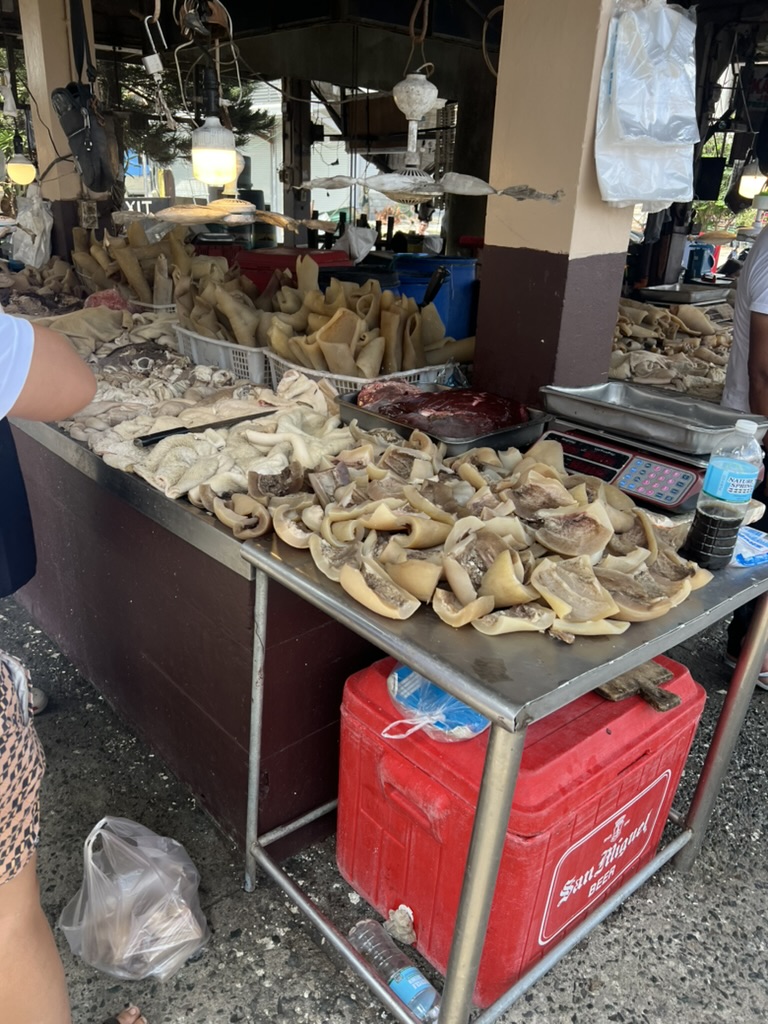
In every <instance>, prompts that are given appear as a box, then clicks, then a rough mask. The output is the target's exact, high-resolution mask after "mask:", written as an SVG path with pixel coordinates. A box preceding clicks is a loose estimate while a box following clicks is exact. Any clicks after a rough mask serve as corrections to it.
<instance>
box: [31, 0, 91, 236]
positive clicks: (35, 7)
mask: <svg viewBox="0 0 768 1024" xmlns="http://www.w3.org/2000/svg"><path fill="white" fill-rule="evenodd" d="M82 2H83V10H84V12H85V20H86V24H87V25H88V32H89V34H90V38H91V40H93V26H92V18H91V4H90V0H82ZM19 17H20V19H21V32H22V42H23V45H24V61H25V63H26V68H27V82H28V85H29V92H30V95H31V96H33V97H34V101H33V102H32V105H31V107H32V109H31V114H32V126H33V129H34V132H35V145H36V148H37V165H38V172H39V174H44V175H45V177H44V178H43V180H42V182H41V188H42V193H43V198H45V199H49V200H51V212H52V213H53V216H54V234H53V250H54V252H55V253H57V254H58V255H61V256H68V252H69V247H70V242H69V238H70V236H71V228H72V226H73V225H74V224H76V223H77V200H78V198H79V197H80V195H81V182H80V175H79V174H78V173H77V171H76V169H75V165H74V163H73V162H72V160H71V159H69V160H61V161H59V162H58V163H55V164H54V161H55V160H56V159H57V157H59V156H70V155H71V150H70V147H69V142H68V141H67V137H66V135H65V134H64V132H63V131H62V129H61V126H60V125H59V121H58V118H57V117H56V114H55V112H54V110H53V108H52V107H51V92H52V90H53V89H57V88H60V87H61V86H65V85H67V83H68V82H71V81H73V80H74V78H75V75H76V72H75V70H74V58H73V56H72V41H71V35H70V26H69V4H68V3H67V2H66V0H19ZM91 54H93V44H92V43H91ZM49 129H50V132H49ZM51 165H53V166H51ZM49 167H50V170H48V168H49ZM46 171H47V173H46Z"/></svg>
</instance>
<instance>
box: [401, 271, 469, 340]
mask: <svg viewBox="0 0 768 1024" xmlns="http://www.w3.org/2000/svg"><path fill="white" fill-rule="evenodd" d="M438 267H446V269H447V270H448V277H447V278H446V279H445V281H444V282H443V286H442V288H441V289H440V291H439V292H438V293H437V298H436V299H435V308H436V309H437V311H438V313H439V314H440V317H441V319H442V321H443V323H444V324H445V333H446V335H447V336H448V337H449V338H456V339H460V338H468V337H470V335H473V334H474V333H475V327H476V324H477V287H478V282H477V280H476V277H477V260H474V259H462V258H460V257H450V256H443V257H440V256H423V255H419V254H418V253H413V254H411V253H404V254H403V255H402V256H397V257H396V258H395V261H394V269H395V270H396V271H397V276H398V277H399V279H400V294H401V295H409V296H411V297H412V298H414V299H415V300H416V301H417V302H421V301H422V300H423V298H424V293H425V292H426V290H427V285H428V284H429V281H430V278H431V277H432V274H433V273H434V272H435V270H437V268H438Z"/></svg>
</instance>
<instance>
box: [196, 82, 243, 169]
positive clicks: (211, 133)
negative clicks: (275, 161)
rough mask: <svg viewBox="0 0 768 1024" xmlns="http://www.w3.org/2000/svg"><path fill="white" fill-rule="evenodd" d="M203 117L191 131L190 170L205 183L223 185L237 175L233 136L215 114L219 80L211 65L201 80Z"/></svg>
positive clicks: (217, 105)
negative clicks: (198, 125) (201, 121)
mask: <svg viewBox="0 0 768 1024" xmlns="http://www.w3.org/2000/svg"><path fill="white" fill-rule="evenodd" d="M203 95H204V100H203V110H204V112H205V120H204V121H203V123H202V125H201V126H200V127H199V128H195V130H194V131H193V132H192V174H193V175H194V177H195V178H197V179H198V180H199V181H203V182H205V184H206V185H218V186H223V185H226V184H227V183H228V182H230V181H232V179H233V178H235V177H236V176H237V151H236V149H235V136H234V134H233V132H231V131H230V130H229V128H225V127H224V125H223V124H222V123H221V119H220V117H219V84H218V82H217V80H216V72H215V71H214V69H213V68H206V69H205V76H204V80H203Z"/></svg>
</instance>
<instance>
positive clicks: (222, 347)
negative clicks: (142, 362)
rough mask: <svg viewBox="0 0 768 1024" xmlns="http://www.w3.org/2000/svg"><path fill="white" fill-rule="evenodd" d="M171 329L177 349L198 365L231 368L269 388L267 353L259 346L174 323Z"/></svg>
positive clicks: (238, 373) (238, 374) (241, 375)
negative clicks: (209, 335)
mask: <svg viewBox="0 0 768 1024" xmlns="http://www.w3.org/2000/svg"><path fill="white" fill-rule="evenodd" d="M173 329H174V330H175V332H176V339H177V341H178V343H179V352H180V353H181V354H182V355H183V356H186V357H187V358H188V359H191V360H192V362H193V363H197V364H198V365H199V366H219V367H221V369H222V370H231V371H232V372H233V373H236V374H237V376H238V377H240V378H242V379H247V380H252V381H253V382H254V383H255V384H266V385H267V387H269V384H270V374H269V364H268V363H267V353H266V352H265V351H264V349H263V348H247V347H246V346H245V345H236V344H233V343H232V342H231V341H215V340H214V339H213V338H204V337H203V336H202V335H200V334H195V333H194V331H188V330H187V329H186V328H185V327H182V326H181V324H178V323H175V324H174V325H173Z"/></svg>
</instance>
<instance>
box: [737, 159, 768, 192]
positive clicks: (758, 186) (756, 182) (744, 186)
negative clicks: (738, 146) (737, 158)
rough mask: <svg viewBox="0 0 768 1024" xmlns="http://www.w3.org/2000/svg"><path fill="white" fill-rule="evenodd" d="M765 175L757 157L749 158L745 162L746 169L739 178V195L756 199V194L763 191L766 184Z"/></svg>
mask: <svg viewBox="0 0 768 1024" xmlns="http://www.w3.org/2000/svg"><path fill="white" fill-rule="evenodd" d="M765 181H766V178H765V175H764V174H763V172H762V171H761V170H760V164H759V163H758V162H757V159H756V158H755V157H754V156H752V157H751V159H749V160H747V162H746V163H745V164H744V170H743V171H742V172H741V177H740V178H739V195H740V196H742V197H743V198H744V199H754V198H755V196H756V195H757V194H758V193H759V192H761V191H762V189H763V186H764V185H765Z"/></svg>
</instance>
